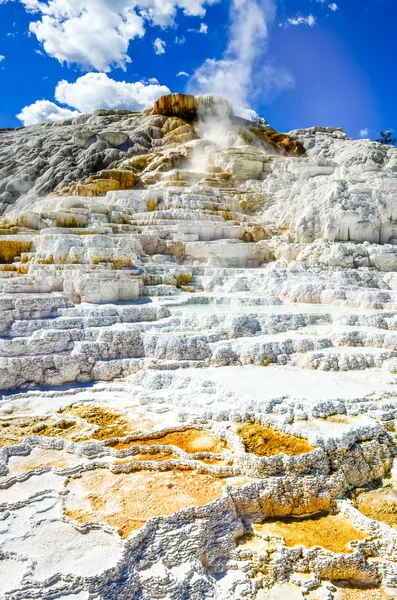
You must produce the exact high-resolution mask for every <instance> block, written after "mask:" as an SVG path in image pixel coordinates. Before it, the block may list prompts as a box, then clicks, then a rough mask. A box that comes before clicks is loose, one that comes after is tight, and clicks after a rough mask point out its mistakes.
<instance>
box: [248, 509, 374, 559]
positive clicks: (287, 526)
mask: <svg viewBox="0 0 397 600" xmlns="http://www.w3.org/2000/svg"><path fill="white" fill-rule="evenodd" d="M254 531H255V533H256V534H261V535H269V534H270V535H277V536H281V537H282V538H283V539H284V541H285V544H286V545H287V546H289V547H295V546H305V547H306V548H313V547H315V546H321V547H322V548H325V549H326V550H330V551H332V552H338V553H339V552H345V553H350V552H352V550H351V549H349V548H348V544H349V542H351V541H353V540H363V539H365V538H366V537H367V534H365V533H364V532H363V531H360V530H359V529H357V528H356V527H354V526H353V525H352V524H351V523H350V522H349V521H348V520H347V519H346V518H345V517H343V516H342V515H319V516H311V517H305V518H294V517H288V518H284V519H281V520H277V521H276V520H271V521H266V522H265V523H262V524H261V525H255V527H254Z"/></svg>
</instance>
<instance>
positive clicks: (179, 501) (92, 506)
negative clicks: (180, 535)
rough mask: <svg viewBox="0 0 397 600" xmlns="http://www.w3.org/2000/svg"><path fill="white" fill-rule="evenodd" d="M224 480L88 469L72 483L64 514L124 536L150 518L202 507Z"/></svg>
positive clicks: (181, 473)
mask: <svg viewBox="0 0 397 600" xmlns="http://www.w3.org/2000/svg"><path fill="white" fill-rule="evenodd" d="M223 485H224V483H223V482H222V480H220V479H216V478H215V477H212V476H210V475H203V474H198V473H194V472H191V471H176V470H172V471H165V472H157V471H147V470H145V471H138V472H136V473H130V474H121V475H116V474H114V473H112V472H110V471H107V470H105V469H101V470H98V471H95V472H86V473H84V474H83V475H82V477H81V478H76V479H72V480H71V481H70V482H69V485H68V490H69V493H68V495H67V496H66V500H65V509H64V510H65V514H66V515H67V516H69V517H70V518H72V519H74V520H75V521H78V522H79V523H87V522H90V521H94V522H104V523H107V524H108V525H111V526H113V527H117V529H118V531H119V534H120V536H121V537H123V538H126V537H128V536H129V535H130V534H131V532H132V531H134V530H136V529H139V528H140V527H142V526H143V525H144V524H145V523H146V521H147V520H148V519H150V518H151V517H158V516H164V515H170V514H171V513H174V512H177V511H179V510H181V509H183V508H188V507H190V506H203V505H204V504H208V503H209V502H213V501H214V500H216V498H219V497H220V496H221V495H222V489H223Z"/></svg>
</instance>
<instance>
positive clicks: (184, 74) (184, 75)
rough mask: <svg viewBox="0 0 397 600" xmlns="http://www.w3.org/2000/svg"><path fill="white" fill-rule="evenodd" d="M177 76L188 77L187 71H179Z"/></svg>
mask: <svg viewBox="0 0 397 600" xmlns="http://www.w3.org/2000/svg"><path fill="white" fill-rule="evenodd" d="M176 76H177V77H190V75H189V73H186V71H179V73H177V74H176Z"/></svg>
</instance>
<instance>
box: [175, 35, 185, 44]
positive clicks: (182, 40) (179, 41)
mask: <svg viewBox="0 0 397 600" xmlns="http://www.w3.org/2000/svg"><path fill="white" fill-rule="evenodd" d="M174 42H175V44H179V45H180V46H181V45H182V44H184V43H185V42H186V38H185V36H184V35H181V37H178V36H176V38H175V40H174Z"/></svg>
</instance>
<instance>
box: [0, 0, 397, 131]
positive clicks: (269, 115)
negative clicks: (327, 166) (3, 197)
mask: <svg viewBox="0 0 397 600" xmlns="http://www.w3.org/2000/svg"><path fill="white" fill-rule="evenodd" d="M396 22H397V2H396V0H335V2H334V1H333V0H218V1H216V0H135V1H134V0H42V1H41V2H40V1H39V0H0V57H3V58H1V60H0V127H18V126H20V125H21V120H19V119H18V118H17V117H16V115H20V116H21V118H22V120H23V121H24V122H25V123H26V124H30V123H33V122H37V121H45V120H49V119H53V118H62V117H65V116H69V115H71V114H77V112H88V111H90V110H93V109H94V108H95V107H97V108H100V107H108V108H112V107H114V108H120V107H124V106H125V107H127V108H131V109H138V108H142V107H144V106H147V105H151V104H153V102H154V100H155V99H156V97H157V96H158V95H160V94H161V93H164V92H167V89H168V90H171V91H193V92H208V91H214V92H217V93H224V94H227V95H228V96H229V97H231V99H232V101H233V102H234V104H235V105H236V106H240V107H244V108H245V109H248V108H249V109H254V110H255V111H256V112H257V113H259V114H261V115H263V116H264V117H265V118H266V119H267V120H268V121H269V122H270V124H271V125H273V127H275V128H276V129H277V130H280V131H289V130H291V129H294V128H300V127H309V126H312V125H332V126H336V127H344V128H345V130H346V131H347V133H348V134H349V135H350V136H352V137H359V136H360V135H361V136H367V135H368V136H370V137H372V138H374V137H376V136H377V134H378V132H379V131H380V130H381V129H385V128H389V129H397V119H396V112H395V99H396V96H397V78H396V77H393V72H394V70H395V62H396V55H397V51H396V50H395V43H394V37H393V25H394V24H395V23H396ZM179 73H184V74H179ZM178 74H179V75H178ZM37 101H39V102H38V103H37ZM21 112H22V115H21ZM243 114H249V113H246V112H244V113H243Z"/></svg>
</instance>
